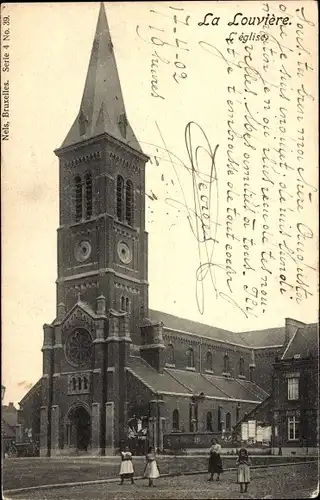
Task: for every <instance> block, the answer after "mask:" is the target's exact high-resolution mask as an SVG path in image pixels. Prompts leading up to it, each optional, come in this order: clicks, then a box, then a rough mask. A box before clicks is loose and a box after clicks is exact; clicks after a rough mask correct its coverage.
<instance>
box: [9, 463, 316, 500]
mask: <svg viewBox="0 0 320 500" xmlns="http://www.w3.org/2000/svg"><path fill="white" fill-rule="evenodd" d="M251 476H252V481H251V484H250V486H249V490H248V493H240V491H239V490H240V488H239V485H238V484H236V472H235V471H227V472H225V473H224V474H223V475H222V478H221V480H220V481H219V482H216V481H214V482H208V481H207V475H205V474H194V475H187V476H175V477H161V478H159V479H158V480H157V481H156V487H155V488H149V487H148V486H147V480H136V482H135V484H134V485H131V484H129V483H127V484H124V485H123V486H120V485H119V482H118V481H117V482H109V483H105V484H101V483H100V484H90V485H81V486H80V485H79V486H68V487H59V488H57V489H56V488H52V489H48V490H47V489H42V490H31V491H25V492H20V493H9V494H6V493H5V492H4V498H5V499H7V500H9V499H13V500H14V499H20V500H22V499H23V500H31V499H32V500H52V499H55V500H102V499H103V500H147V499H148V500H149V499H150V500H151V499H161V500H162V499H168V500H169V499H200V500H201V499H220V498H222V499H228V498H243V499H249V498H258V499H270V498H274V499H276V498H293V499H295V498H310V497H311V495H312V492H313V491H315V490H316V489H317V485H318V464H317V463H313V464H302V465H290V466H278V467H270V468H261V469H253V470H252V471H251ZM75 480H78V481H81V478H75Z"/></svg>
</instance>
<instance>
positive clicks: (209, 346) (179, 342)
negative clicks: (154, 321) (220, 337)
mask: <svg viewBox="0 0 320 500" xmlns="http://www.w3.org/2000/svg"><path fill="white" fill-rule="evenodd" d="M163 339H164V342H165V345H166V346H168V345H169V344H172V345H173V346H174V361H175V363H174V364H175V368H177V369H181V370H183V369H185V368H186V367H187V349H188V348H190V347H191V348H192V349H193V350H194V358H195V370H196V371H198V372H200V371H201V372H205V371H206V370H207V369H208V368H209V367H208V366H207V363H206V356H207V352H208V351H210V352H211V353H212V359H213V362H212V370H213V372H214V373H215V374H216V375H222V373H223V372H224V356H225V354H228V357H229V367H230V370H229V373H230V375H231V377H237V376H238V375H239V367H240V358H241V357H242V358H243V360H244V375H245V377H246V378H247V379H249V364H250V363H251V349H248V348H245V347H238V346H233V345H231V344H226V343H223V342H218V341H215V340H211V339H203V338H201V337H197V336H195V335H192V334H187V333H179V334H178V333H175V332H173V331H172V332H171V331H168V330H165V333H164V335H163ZM168 352H169V350H168V349H167V350H166V354H167V359H166V362H168V363H170V364H171V361H170V359H169V358H168V355H169V354H168Z"/></svg>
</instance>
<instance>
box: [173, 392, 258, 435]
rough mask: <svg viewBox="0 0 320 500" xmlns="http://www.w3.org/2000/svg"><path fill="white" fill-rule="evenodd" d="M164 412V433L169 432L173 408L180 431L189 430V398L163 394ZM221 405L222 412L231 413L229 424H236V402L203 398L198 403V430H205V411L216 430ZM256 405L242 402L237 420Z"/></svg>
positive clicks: (216, 430)
mask: <svg viewBox="0 0 320 500" xmlns="http://www.w3.org/2000/svg"><path fill="white" fill-rule="evenodd" d="M163 399H164V403H165V404H164V414H163V416H164V417H165V419H166V421H165V433H167V434H169V433H171V432H172V431H173V429H172V414H173V411H174V410H176V409H177V410H178V411H179V430H180V431H181V432H189V431H190V426H189V408H190V403H191V402H192V401H191V398H189V397H182V396H164V398H163ZM219 405H221V406H222V407H223V412H224V414H226V413H228V412H229V413H230V414H231V426H232V427H233V426H234V425H235V424H236V408H237V403H235V402H233V401H221V400H219V401H218V400H214V399H204V400H202V401H201V402H199V403H198V432H206V431H207V425H206V424H207V412H209V411H210V412H211V413H212V417H213V418H212V423H213V432H218V407H219ZM255 406H256V405H255V404H250V403H242V404H241V406H240V411H239V420H241V418H243V416H244V414H245V413H247V412H249V411H251V410H252V409H253V408H254V407H255Z"/></svg>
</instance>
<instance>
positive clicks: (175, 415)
mask: <svg viewBox="0 0 320 500" xmlns="http://www.w3.org/2000/svg"><path fill="white" fill-rule="evenodd" d="M172 430H173V431H178V430H179V410H173V412H172Z"/></svg>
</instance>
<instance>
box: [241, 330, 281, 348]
mask: <svg viewBox="0 0 320 500" xmlns="http://www.w3.org/2000/svg"><path fill="white" fill-rule="evenodd" d="M285 333H286V329H285V327H284V326H279V327H276V328H265V329H264V330H253V331H249V332H240V333H238V334H237V335H238V336H239V338H241V341H242V343H243V344H245V345H246V346H249V347H255V348H256V349H258V348H259V347H271V346H280V345H283V344H284V341H285Z"/></svg>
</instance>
